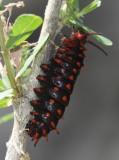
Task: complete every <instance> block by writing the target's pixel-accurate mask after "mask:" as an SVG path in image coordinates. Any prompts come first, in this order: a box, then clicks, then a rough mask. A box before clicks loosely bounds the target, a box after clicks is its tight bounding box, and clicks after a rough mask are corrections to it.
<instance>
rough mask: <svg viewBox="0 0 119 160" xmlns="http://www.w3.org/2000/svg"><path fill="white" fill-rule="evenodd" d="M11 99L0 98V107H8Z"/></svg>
mask: <svg viewBox="0 0 119 160" xmlns="http://www.w3.org/2000/svg"><path fill="white" fill-rule="evenodd" d="M11 100H12V99H11V98H5V99H0V108H5V107H9V106H10V105H11V104H12V102H11Z"/></svg>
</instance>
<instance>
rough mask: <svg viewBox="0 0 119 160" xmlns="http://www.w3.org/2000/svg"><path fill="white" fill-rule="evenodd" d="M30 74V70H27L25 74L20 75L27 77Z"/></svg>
mask: <svg viewBox="0 0 119 160" xmlns="http://www.w3.org/2000/svg"><path fill="white" fill-rule="evenodd" d="M30 72H31V68H27V69H26V70H25V72H24V73H23V74H22V77H25V76H28V75H29V73H30Z"/></svg>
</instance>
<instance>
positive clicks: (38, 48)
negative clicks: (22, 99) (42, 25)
mask: <svg viewBox="0 0 119 160" xmlns="http://www.w3.org/2000/svg"><path fill="white" fill-rule="evenodd" d="M48 38H49V34H47V35H46V36H45V37H44V39H43V40H42V42H38V45H37V46H36V47H35V49H34V51H33V54H32V55H31V56H30V57H29V58H28V59H27V60H26V63H25V64H24V66H23V67H22V69H21V70H20V71H19V72H18V73H17V75H16V77H15V78H16V79H17V78H18V77H20V76H21V75H22V74H23V73H24V72H25V71H26V69H27V68H28V67H29V65H30V64H31V62H32V61H33V60H34V58H35V56H36V55H37V54H38V53H39V52H40V51H41V49H42V48H43V46H44V45H45V43H46V42H47V40H48Z"/></svg>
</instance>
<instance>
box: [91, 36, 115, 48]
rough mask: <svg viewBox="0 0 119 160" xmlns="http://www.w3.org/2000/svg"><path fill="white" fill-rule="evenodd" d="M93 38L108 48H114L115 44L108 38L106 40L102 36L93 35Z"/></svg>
mask: <svg viewBox="0 0 119 160" xmlns="http://www.w3.org/2000/svg"><path fill="white" fill-rule="evenodd" d="M93 37H94V38H96V39H97V40H98V41H99V42H100V43H102V44H104V45H106V46H112V45H113V42H112V41H111V40H110V39H108V38H106V37H104V36H102V35H93Z"/></svg>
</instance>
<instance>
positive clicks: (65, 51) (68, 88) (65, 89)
mask: <svg viewBox="0 0 119 160" xmlns="http://www.w3.org/2000/svg"><path fill="white" fill-rule="evenodd" d="M93 34H96V33H86V32H85V31H84V30H81V31H80V32H72V34H71V36H70V37H66V36H63V35H62V36H61V43H62V46H61V47H60V46H56V45H54V48H55V50H56V54H55V56H54V58H51V59H50V62H49V64H42V65H41V66H40V67H41V69H42V70H43V72H44V74H45V75H38V76H37V80H38V81H39V82H40V85H41V87H40V88H34V92H35V94H36V95H37V97H38V99H37V100H32V101H31V102H30V103H31V105H32V106H33V111H32V112H31V115H32V116H33V119H31V120H29V122H28V123H27V124H26V131H27V133H28V135H29V136H30V137H32V140H35V143H34V146H36V144H37V143H38V141H39V140H40V138H41V137H45V138H46V140H48V134H49V132H50V131H52V130H54V131H55V132H56V133H58V134H59V131H58V129H57V128H56V127H57V124H58V121H59V120H60V119H61V118H62V119H63V114H64V112H65V109H66V106H67V105H68V104H69V100H70V95H71V93H72V91H73V88H74V84H75V82H76V79H77V76H78V75H79V73H80V71H81V68H82V67H84V66H85V65H84V58H86V56H85V54H84V51H86V49H85V47H84V45H85V44H86V43H90V44H92V45H94V46H96V47H97V48H99V49H100V50H101V51H103V52H104V53H105V54H106V55H107V53H106V52H105V51H104V50H103V49H101V48H100V47H99V46H97V45H96V44H94V43H93V42H91V41H90V40H88V39H87V36H89V35H93Z"/></svg>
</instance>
